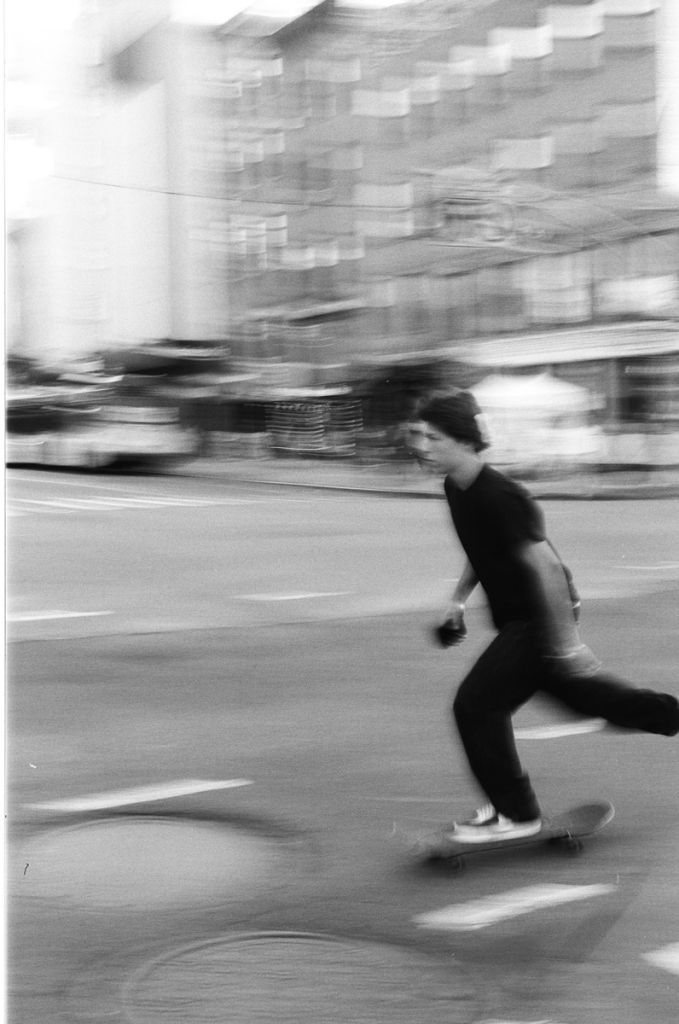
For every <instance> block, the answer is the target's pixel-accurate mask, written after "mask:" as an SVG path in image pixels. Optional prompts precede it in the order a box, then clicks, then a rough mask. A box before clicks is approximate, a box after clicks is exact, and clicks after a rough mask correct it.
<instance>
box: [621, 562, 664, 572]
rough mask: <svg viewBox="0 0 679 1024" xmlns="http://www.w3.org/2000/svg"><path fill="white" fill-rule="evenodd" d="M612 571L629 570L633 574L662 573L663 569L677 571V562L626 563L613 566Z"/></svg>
mask: <svg viewBox="0 0 679 1024" xmlns="http://www.w3.org/2000/svg"><path fill="white" fill-rule="evenodd" d="M613 568H614V569H631V570H633V571H634V572H644V571H648V572H664V571H665V569H679V562H661V563H660V564H659V565H628V564H627V563H626V562H623V563H621V564H620V565H614V566H613Z"/></svg>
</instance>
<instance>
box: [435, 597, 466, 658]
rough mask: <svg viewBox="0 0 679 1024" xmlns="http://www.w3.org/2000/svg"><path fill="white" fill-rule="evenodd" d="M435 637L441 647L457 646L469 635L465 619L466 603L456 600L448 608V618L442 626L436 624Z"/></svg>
mask: <svg viewBox="0 0 679 1024" xmlns="http://www.w3.org/2000/svg"><path fill="white" fill-rule="evenodd" d="M433 633H434V639H435V641H436V643H437V644H438V645H439V646H440V647H455V646H456V645H457V644H461V643H462V641H463V640H464V639H465V637H466V636H467V627H466V625H465V621H464V605H463V604H458V603H457V602H454V603H453V604H451V605H450V607H449V608H448V610H447V613H446V618H445V620H444V622H443V623H442V624H441V625H440V626H435V627H434V630H433Z"/></svg>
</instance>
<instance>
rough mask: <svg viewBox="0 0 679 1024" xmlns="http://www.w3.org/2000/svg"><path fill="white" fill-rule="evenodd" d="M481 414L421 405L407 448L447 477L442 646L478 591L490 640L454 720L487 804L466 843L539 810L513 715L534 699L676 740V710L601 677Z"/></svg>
mask: <svg viewBox="0 0 679 1024" xmlns="http://www.w3.org/2000/svg"><path fill="white" fill-rule="evenodd" d="M479 412H480V410H479V408H478V406H477V404H476V400H475V399H474V397H473V395H471V394H470V393H469V392H464V391H461V392H457V393H455V394H451V395H445V396H438V397H433V398H430V399H425V400H424V402H422V403H421V404H420V406H419V407H418V409H417V412H416V416H415V419H414V421H413V422H412V423H411V446H412V449H413V452H414V454H415V456H416V457H417V459H418V461H419V462H420V463H421V464H422V465H423V466H425V467H428V468H430V469H432V470H434V471H437V472H440V473H442V474H444V477H445V479H444V491H445V495H446V498H447V499H448V505H449V506H450V512H451V516H452V519H453V524H454V526H455V529H456V531H457V534H458V537H459V539H460V543H461V545H462V548H463V549H464V551H465V554H466V556H467V561H466V564H465V566H464V568H463V570H462V574H461V576H460V578H459V580H458V583H457V586H456V587H455V592H454V594H453V597H452V604H451V606H450V607H449V608H448V610H447V613H446V622H445V624H444V625H443V626H441V627H439V629H438V630H437V635H438V638H439V641H440V642H441V643H442V644H443V645H444V646H448V645H450V644H452V643H458V642H459V641H460V640H461V639H463V638H464V636H465V635H466V628H465V624H464V611H465V604H466V602H467V599H468V598H469V595H470V594H471V592H472V590H473V589H474V588H475V587H476V586H477V584H478V585H480V586H481V587H482V588H483V590H484V591H485V594H486V598H487V600H488V604H489V606H490V613H491V616H492V619H493V623H494V625H495V627H496V629H497V635H496V637H495V638H494V639H493V641H492V642H491V644H490V646H489V647H488V648H487V649H486V651H485V652H484V653H483V654H482V655H481V657H480V658H479V660H478V661H477V662H476V664H475V665H474V666H473V668H472V669H471V671H470V672H469V674H468V675H467V677H466V678H465V679H464V680H463V682H462V683H461V685H460V687H459V690H458V693H457V696H456V698H455V702H454V704H453V713H454V716H455V721H456V723H457V728H458V731H459V734H460V738H461V739H462V743H463V745H464V749H465V752H466V755H467V758H468V761H469V765H470V768H471V770H472V773H473V774H474V776H475V778H476V780H477V781H478V783H479V785H480V787H481V789H482V790H483V791H484V792H485V794H486V796H487V798H488V800H489V801H490V802H489V804H488V805H487V806H485V807H483V808H481V809H480V810H479V811H477V812H476V815H475V816H474V817H473V818H471V819H470V820H468V821H465V822H459V823H456V824H455V825H454V830H453V835H454V836H455V838H456V839H458V840H460V841H464V842H469V843H474V842H486V841H487V840H488V839H498V840H501V839H506V838H512V837H517V838H518V837H520V836H529V835H533V834H535V833H537V832H539V831H540V828H541V826H542V820H541V814H540V807H539V805H538V801H537V799H536V796H535V793H534V792H533V788H532V786H531V783H530V780H529V778H528V776H527V775H526V774H525V773H524V771H523V769H522V767H521V763H520V761H519V757H518V755H517V752H516V746H515V742H514V732H513V728H512V721H511V716H512V714H513V712H514V711H516V710H517V708H519V707H520V706H521V705H522V704H524V703H525V701H527V700H528V699H529V698H530V697H531V696H532V695H533V694H534V693H535V692H536V691H538V690H542V691H544V692H546V693H548V694H550V695H551V696H552V697H556V698H557V699H559V700H560V701H562V702H563V703H564V704H566V705H567V706H568V707H570V708H572V709H573V710H575V711H576V712H578V713H580V714H582V715H585V716H590V715H591V716H596V717H600V718H604V719H606V720H607V721H608V722H610V723H612V724H613V725H615V726H618V727H622V728H625V729H636V730H641V731H643V732H650V733H658V734H660V735H664V736H674V735H676V734H677V732H679V702H678V701H677V699H676V698H675V697H674V696H671V695H670V694H663V693H656V692H654V691H651V690H642V689H635V688H634V687H632V686H629V685H628V684H626V683H624V682H622V681H621V680H619V679H616V678H615V677H614V676H612V675H609V674H607V673H605V672H603V671H602V668H601V664H600V662H599V661H598V660H597V658H596V657H595V656H594V655H593V654H592V652H591V651H590V650H589V648H588V647H587V646H585V644H583V643H582V641H581V640H580V636H579V632H578V624H577V619H578V609H579V601H578V598H577V594H576V593H575V590H574V588H573V585H572V581H571V577H570V573H569V572H568V570H567V569H566V568H565V566H564V565H563V564H562V562H561V560H560V559H559V557H558V555H557V553H556V551H555V550H554V548H553V547H552V546H551V544H550V542H549V541H548V540H547V537H546V534H545V527H544V518H543V516H542V513H541V511H540V509H539V507H538V506H537V504H536V503H535V501H534V500H533V499H532V498H531V497H530V495H529V494H528V492H527V491H526V490H525V489H524V488H523V487H522V486H521V485H519V484H517V483H515V482H514V481H513V480H511V479H509V478H508V477H506V476H504V475H503V474H502V473H499V472H498V471H496V470H494V469H492V468H491V467H490V466H488V465H487V464H486V463H485V461H484V459H483V457H482V456H481V452H482V451H483V450H484V449H485V448H487V447H488V445H487V444H486V442H485V441H484V439H483V437H482V433H481V430H480V428H479V423H478V416H479Z"/></svg>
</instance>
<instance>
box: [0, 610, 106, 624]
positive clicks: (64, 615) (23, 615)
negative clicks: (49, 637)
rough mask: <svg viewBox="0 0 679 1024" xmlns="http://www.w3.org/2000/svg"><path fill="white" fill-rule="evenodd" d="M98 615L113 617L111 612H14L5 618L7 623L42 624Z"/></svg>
mask: <svg viewBox="0 0 679 1024" xmlns="http://www.w3.org/2000/svg"><path fill="white" fill-rule="evenodd" d="M98 615H113V612H60V611H50V612H15V613H14V614H11V615H8V616H7V621H8V622H42V621H43V620H46V619H84V618H88V617H91V616H98Z"/></svg>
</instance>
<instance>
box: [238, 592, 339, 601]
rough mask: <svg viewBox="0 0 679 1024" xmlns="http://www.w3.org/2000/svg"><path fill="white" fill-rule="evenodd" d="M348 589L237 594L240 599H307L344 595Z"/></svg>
mask: <svg viewBox="0 0 679 1024" xmlns="http://www.w3.org/2000/svg"><path fill="white" fill-rule="evenodd" d="M348 594H351V591H350V590H326V591H323V590H310V591H308V592H301V593H293V594H239V595H238V599H239V600H240V601H308V600H310V599H311V598H314V597H345V596H346V595H348Z"/></svg>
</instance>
